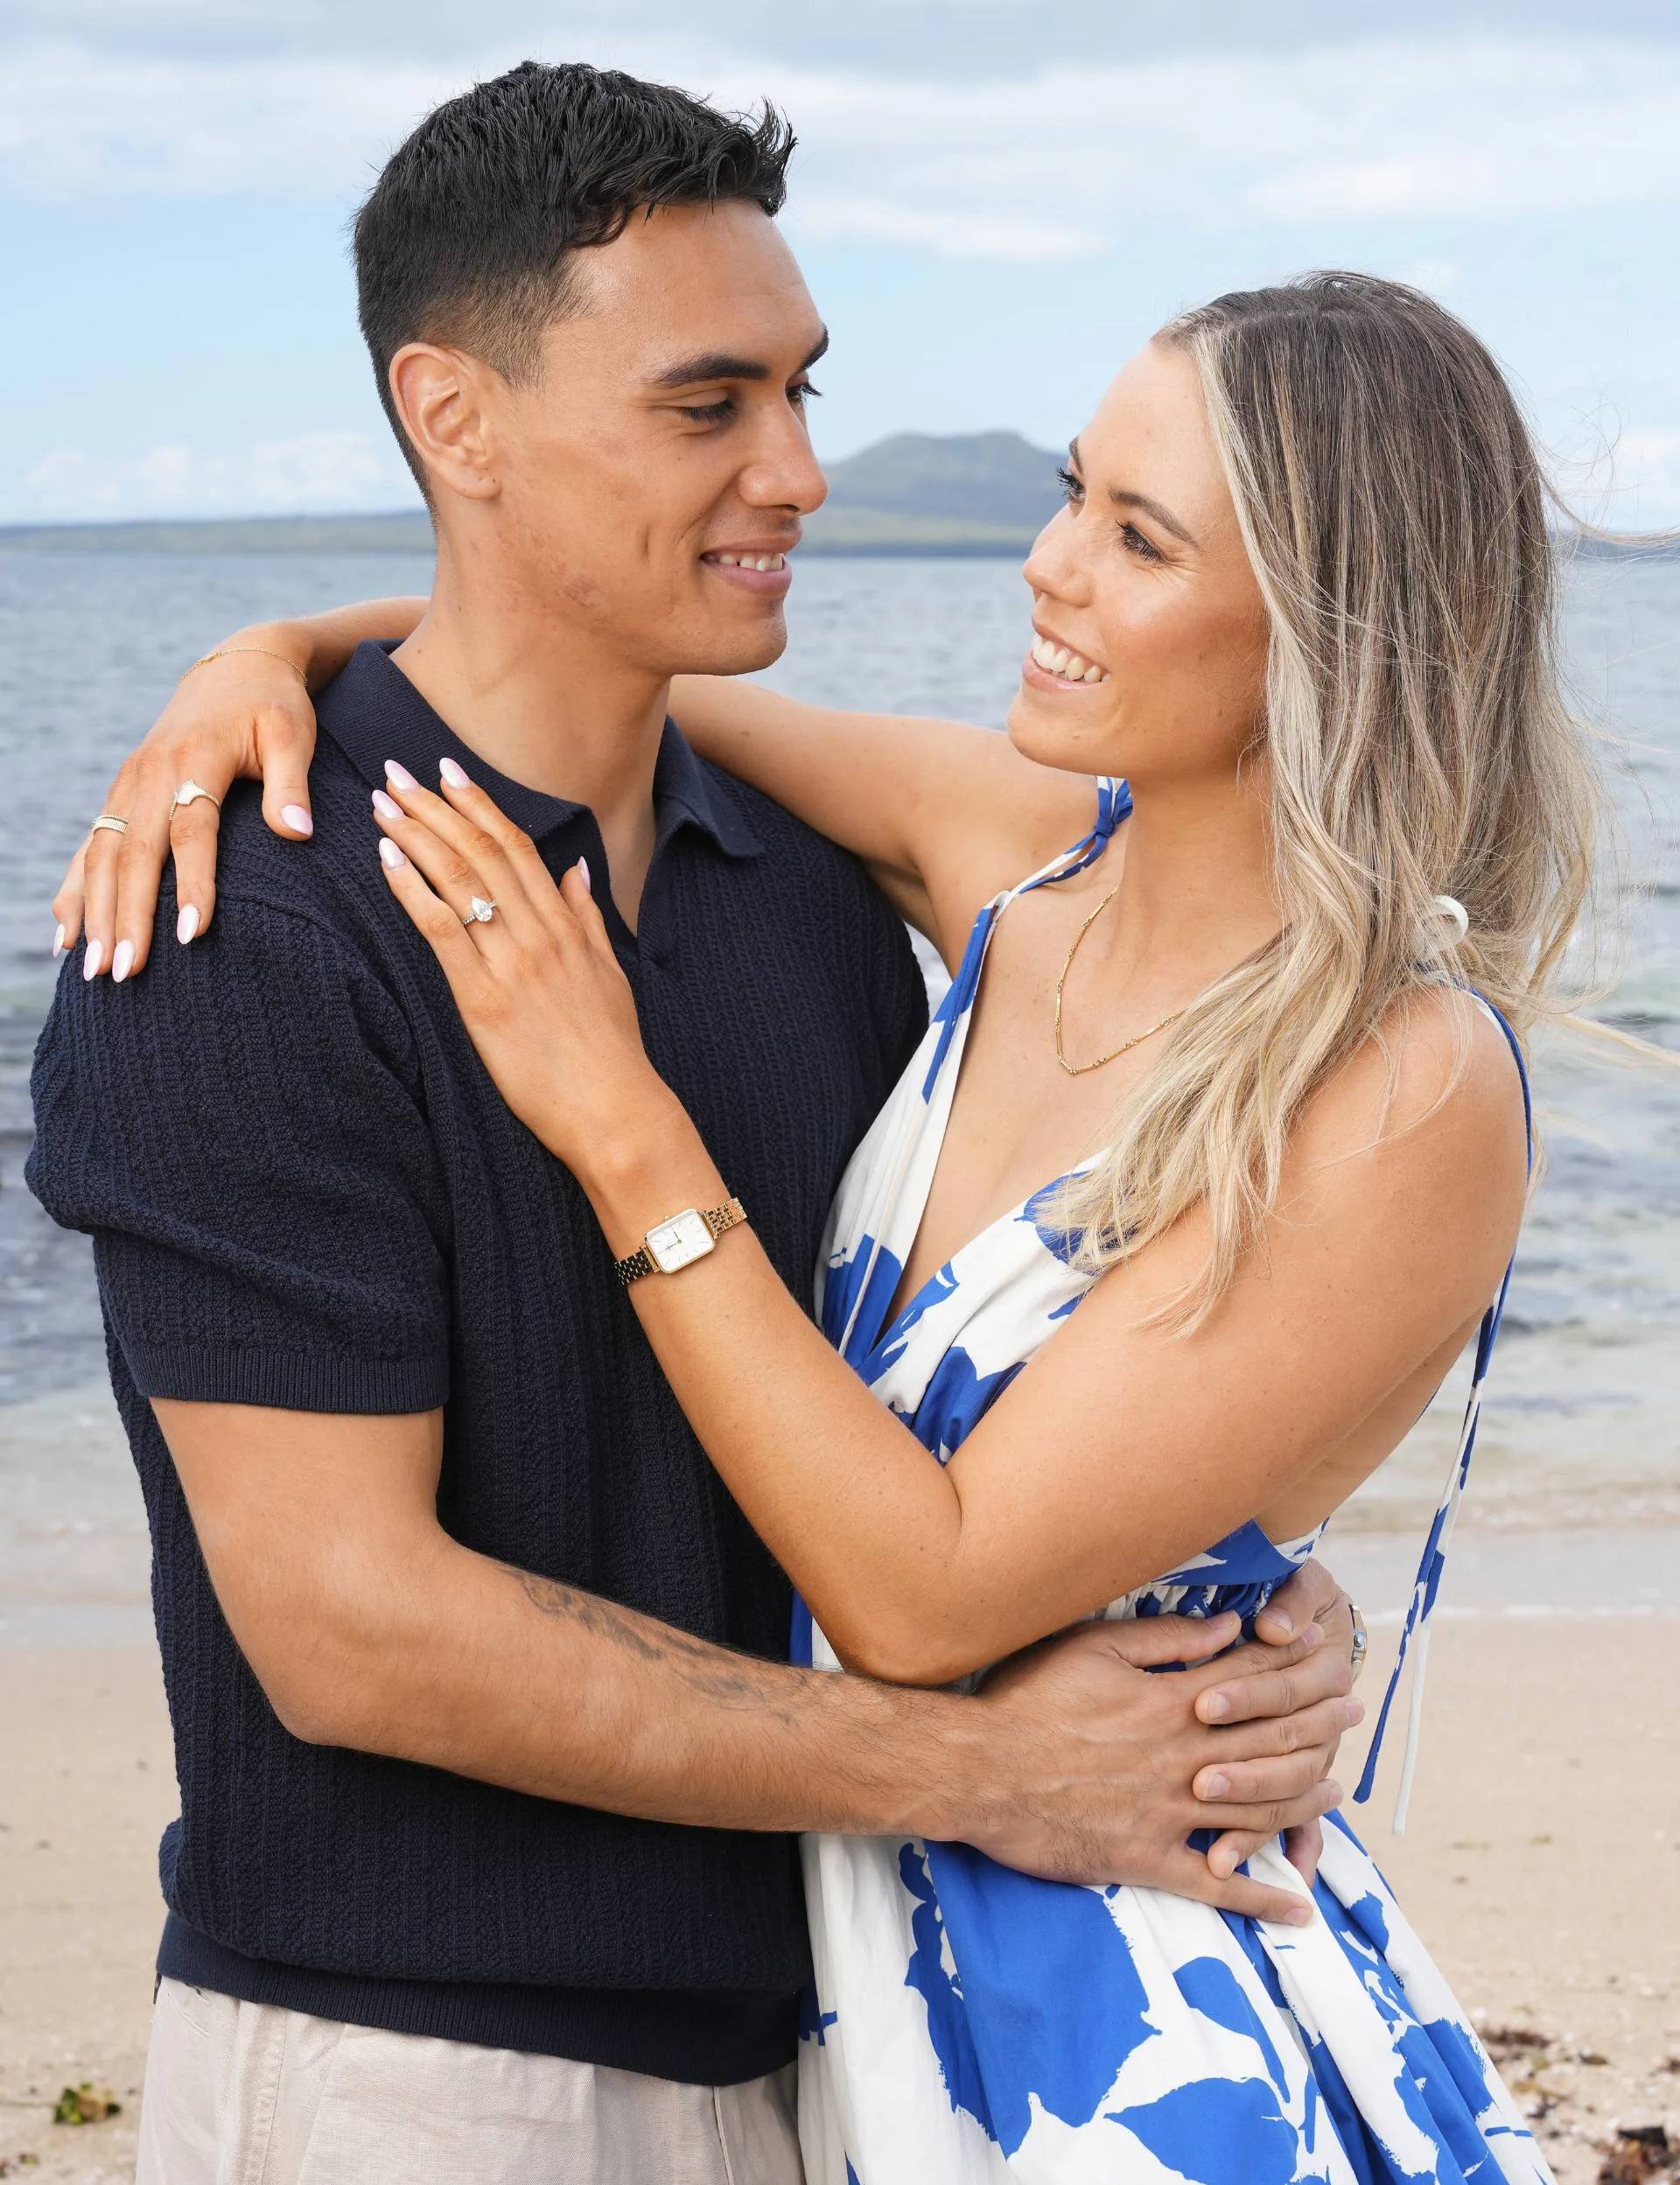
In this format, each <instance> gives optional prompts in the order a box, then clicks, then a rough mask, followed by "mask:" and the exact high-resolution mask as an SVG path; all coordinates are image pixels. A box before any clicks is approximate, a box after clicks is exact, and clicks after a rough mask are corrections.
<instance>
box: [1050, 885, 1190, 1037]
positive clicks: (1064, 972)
mask: <svg viewBox="0 0 1680 2185" xmlns="http://www.w3.org/2000/svg"><path fill="white" fill-rule="evenodd" d="M1118 893H1120V890H1119V887H1118V886H1114V887H1111V888H1110V890H1109V892H1108V893H1107V894H1106V895H1105V896H1104V897H1103V900H1102V901H1101V902H1100V903H1099V904H1098V905H1097V907H1096V909H1095V910H1094V911H1093V912H1092V913H1091V914H1090V916H1089V918H1088V919H1087V920H1086V921H1085V923H1084V924H1083V925H1082V927H1081V928H1080V929H1079V931H1078V932H1077V933H1076V934H1075V935H1074V945H1073V947H1072V948H1071V949H1068V961H1067V962H1066V963H1064V964H1063V965H1062V967H1061V977H1060V978H1059V979H1058V980H1057V981H1056V1060H1057V1061H1059V1062H1060V1063H1061V1067H1062V1068H1063V1069H1065V1070H1066V1071H1067V1073H1068V1076H1069V1077H1084V1076H1086V1075H1088V1074H1089V1072H1090V1071H1092V1070H1094V1069H1101V1068H1103V1064H1104V1063H1105V1062H1117V1061H1119V1060H1120V1057H1121V1056H1122V1055H1123V1054H1131V1050H1132V1049H1133V1047H1142V1045H1143V1044H1144V1041H1145V1040H1152V1039H1153V1038H1154V1037H1155V1034H1156V1033H1158V1032H1165V1031H1166V1028H1167V1026H1169V1025H1173V1024H1177V1022H1178V1021H1179V1019H1180V1017H1182V1016H1183V1015H1185V1014H1186V1012H1187V1011H1188V1009H1189V1007H1190V1005H1189V1003H1188V1002H1186V1004H1185V1005H1184V1008H1183V1009H1175V1010H1174V1011H1173V1014H1172V1015H1171V1016H1170V1017H1163V1018H1162V1019H1161V1021H1160V1022H1159V1024H1152V1025H1151V1026H1150V1027H1149V1029H1148V1031H1147V1032H1135V1033H1133V1034H1132V1036H1131V1039H1129V1040H1125V1041H1124V1043H1123V1044H1122V1045H1121V1046H1119V1047H1116V1048H1115V1049H1114V1051H1113V1053H1112V1054H1099V1055H1098V1056H1097V1058H1096V1061H1094V1062H1070V1061H1068V1057H1067V1054H1065V1053H1064V1052H1063V1049H1062V1044H1061V990H1062V988H1063V987H1064V986H1066V984H1068V972H1069V971H1071V970H1073V968H1074V958H1075V956H1077V955H1078V954H1079V944H1080V942H1082V940H1083V939H1084V938H1085V936H1086V935H1087V934H1088V933H1089V931H1090V930H1091V928H1092V927H1093V926H1094V925H1095V924H1096V921H1097V920H1098V919H1099V918H1100V917H1101V916H1102V915H1103V912H1104V911H1105V910H1106V909H1107V908H1108V907H1109V905H1110V903H1111V902H1112V901H1113V900H1114V899H1115V897H1116V896H1117V894H1118Z"/></svg>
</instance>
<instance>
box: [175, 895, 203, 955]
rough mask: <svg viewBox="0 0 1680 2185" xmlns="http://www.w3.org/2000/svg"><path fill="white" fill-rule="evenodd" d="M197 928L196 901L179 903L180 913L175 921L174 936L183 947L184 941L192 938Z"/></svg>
mask: <svg viewBox="0 0 1680 2185" xmlns="http://www.w3.org/2000/svg"><path fill="white" fill-rule="evenodd" d="M198 930H199V907H198V905H197V904H196V903H183V904H182V905H181V914H180V916H179V918H178V919H177V920H176V921H175V938H176V939H177V940H178V941H179V942H180V943H181V945H182V946H183V947H185V946H186V943H187V942H189V941H191V940H192V939H193V935H195V934H196V933H197V932H198Z"/></svg>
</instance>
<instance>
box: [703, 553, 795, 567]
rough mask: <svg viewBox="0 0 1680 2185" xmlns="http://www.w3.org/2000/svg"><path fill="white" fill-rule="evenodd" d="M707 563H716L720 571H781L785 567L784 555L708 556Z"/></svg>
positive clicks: (786, 560)
mask: <svg viewBox="0 0 1680 2185" xmlns="http://www.w3.org/2000/svg"><path fill="white" fill-rule="evenodd" d="M706 559H707V560H708V561H709V562H716V563H717V564H718V567H719V568H720V569H760V570H772V569H783V568H785V567H786V566H787V563H788V557H787V556H786V555H785V554H708V555H707V556H706Z"/></svg>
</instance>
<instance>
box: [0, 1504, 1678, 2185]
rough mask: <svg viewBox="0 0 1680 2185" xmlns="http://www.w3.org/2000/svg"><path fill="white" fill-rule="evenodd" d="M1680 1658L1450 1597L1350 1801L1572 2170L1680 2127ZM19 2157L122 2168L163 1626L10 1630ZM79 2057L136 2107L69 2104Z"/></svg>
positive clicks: (2, 2046)
mask: <svg viewBox="0 0 1680 2185" xmlns="http://www.w3.org/2000/svg"><path fill="white" fill-rule="evenodd" d="M1675 1545H1676V1546H1677V1547H1680V1536H1676V1537H1675ZM1388 1644H1391V1639H1390V1641H1389V1642H1388ZM1388 1644H1385V1642H1384V1640H1383V1635H1381V1633H1379V1636H1378V1640H1377V1643H1376V1649H1375V1651H1374V1656H1373V1662H1372V1665H1371V1668H1370V1670H1368V1672H1367V1674H1368V1677H1369V1678H1370V1680H1371V1682H1372V1684H1375V1682H1376V1677H1377V1676H1379V1675H1380V1673H1381V1670H1382V1666H1383V1655H1384V1654H1385V1653H1386V1652H1387V1650H1388ZM1677 1680H1680V1616H1677V1615H1673V1614H1651V1615H1646V1616H1640V1617H1635V1618H1628V1619H1625V1620H1624V1619H1614V1618H1609V1617H1602V1616H1599V1617H1590V1618H1587V1619H1585V1620H1583V1621H1579V1622H1576V1621H1571V1620H1567V1619H1564V1618H1558V1617H1548V1618H1536V1617H1512V1616H1508V1615H1502V1614H1477V1615H1472V1614H1466V1615H1461V1616H1459V1617H1455V1618H1453V1619H1451V1620H1450V1621H1446V1622H1444V1623H1443V1624H1442V1625H1441V1626H1440V1627H1439V1630H1438V1633H1437V1635H1436V1640H1435V1644H1434V1648H1433V1655H1432V1662H1431V1665H1430V1703H1429V1712H1428V1717H1427V1720H1426V1725H1425V1747H1424V1754H1423V1762H1422V1767H1421V1771H1420V1775H1419V1779H1418V1790H1417V1794H1416V1796H1415V1799H1414V1804H1413V1811H1412V1818H1411V1829H1410V1831H1409V1832H1408V1834H1407V1835H1406V1837H1405V1838H1404V1839H1403V1840H1401V1841H1399V1842H1396V1841H1394V1840H1393V1839H1392V1838H1390V1836H1389V1835H1388V1833H1387V1830H1386V1827H1385V1825H1384V1824H1385V1823H1386V1819H1387V1813H1388V1807H1387V1803H1386V1799H1385V1796H1384V1795H1383V1791H1384V1790H1385V1789H1387V1783H1386V1782H1385V1784H1384V1785H1383V1789H1379V1794H1378V1796H1377V1798H1376V1800H1375V1801H1374V1802H1373V1803H1372V1805H1371V1806H1370V1807H1369V1808H1367V1809H1365V1810H1364V1811H1363V1812H1362V1813H1361V1814H1359V1815H1358V1816H1357V1817H1356V1824H1357V1825H1358V1826H1359V1828H1360V1830H1361V1832H1362V1834H1364V1835H1365V1837H1366V1838H1367V1840H1368V1841H1369V1843H1370V1844H1371V1845H1372V1847H1373V1849H1374V1850H1375V1851H1376V1854H1377V1857H1378V1859H1380V1861H1381V1862H1382V1864H1383V1867H1384V1869H1385V1871H1386V1872H1387V1873H1389V1875H1390V1879H1391V1880H1393V1882H1394V1883H1395V1885H1396V1887H1397V1889H1398V1890H1399V1893H1400V1894H1401V1897H1402V1899H1403V1901H1404V1902H1405V1904H1406V1905H1407V1907H1408V1909H1409V1910H1410V1912H1411V1916H1412V1918H1413V1919H1414V1921H1415V1922H1416V1923H1417V1925H1418V1928H1419V1929H1421V1931H1422V1932H1423V1934H1424V1936H1425V1939H1426V1940H1427V1941H1428V1942H1429V1943H1430V1944H1431V1945H1432V1948H1433V1949H1434V1950H1435V1952H1436V1955H1437V1956H1438V1957H1439V1959H1440V1961H1441V1963H1442V1964H1443V1965H1444V1967H1445V1968H1446V1971H1447V1972H1448V1974H1449V1976H1450V1977H1451V1978H1452V1979H1453V1983H1454V1985H1455V1986H1456V1987H1457V1989H1458V1992H1459V1993H1460V1996H1461V1997H1462V1998H1463V1999H1464V2000H1465V2002H1466V2003H1467V2005H1468V2006H1470V2007H1471V2008H1472V2009H1473V2010H1474V2012H1476V2013H1477V2014H1478V2019H1479V2022H1480V2023H1481V2025H1482V2027H1484V2029H1485V2030H1486V2031H1487V2032H1488V2034H1503V2035H1505V2036H1508V2037H1509V2036H1513V2035H1514V2036H1516V2037H1517V2039H1516V2040H1515V2041H1514V2040H1511V2039H1509V2038H1507V2039H1506V2040H1505V2041H1503V2042H1501V2043H1496V2045H1497V2046H1499V2047H1500V2048H1501V2053H1502V2055H1503V2056H1505V2057H1506V2058H1508V2059H1509V2063H1508V2076H1509V2077H1510V2078H1511V2079H1512V2080H1513V2082H1514V2083H1516V2084H1517V2085H1518V2086H1519V2089H1520V2090H1521V2094H1522V2098H1523V2102H1524V2104H1525V2106H1527V2107H1528V2108H1530V2110H1533V2111H1541V2110H1544V2111H1545V2113H1544V2117H1542V2118H1540V2120H1539V2129H1540V2130H1541V2131H1542V2132H1543V2133H1544V2144H1545V2145H1546V2147H1547V2150H1548V2152H1549V2153H1551V2157H1552V2159H1553V2160H1554V2162H1555V2164H1556V2167H1557V2168H1558V2175H1559V2178H1560V2180H1561V2181H1563V2185H1586V2181H1588V2180H1591V2179H1593V2178H1596V2176H1597V2174H1598V2170H1599V2166H1600V2160H1601V2157H1600V2153H1598V2152H1597V2143H1598V2142H1599V2141H1600V2140H1601V2139H1604V2138H1605V2136H1606V2135H1607V2134H1608V2133H1609V2132H1611V2130H1612V2129H1613V2127H1614V2125H1617V2124H1629V2125H1639V2124H1652V2123H1657V2122H1665V2123H1666V2124H1667V2125H1668V2128H1669V2130H1670V2133H1671V2134H1680V1713H1677V1710H1676V1708H1675V1705H1674V1700H1673V1693H1674V1691H1675V1688H1676V1684H1677ZM0 1753H4V1754H5V1755H7V1765H6V1767H5V1768H4V1774H0V2160H5V2159H7V2158H10V2159H11V2160H14V2161H15V2160H16V2159H17V2158H18V2155H20V2154H22V2153H34V2154H36V2155H38V2157H39V2160H40V2167H39V2168H38V2169H31V2170H29V2171H26V2172H24V2173H21V2174H27V2175H33V2176H37V2177H39V2178H41V2179H43V2180H44V2181H45V2180H46V2179H66V2180H68V2179H75V2180H79V2181H92V2180H95V2179H100V2180H104V2179H117V2178H126V2177H128V2176H129V2175H130V2174H131V2167H132V2163H133V2148H134V2137H133V2126H134V2119H135V2109H136V2105H137V2090H138V2088H139V2085H140V2077H141V2070H142V2066H143V2060H144V2045H145V2034H146V2018H147V2010H148V2006H149V2003H150V1999H151V1957H152V1952H153V1950H155V1948H156V1944H157V1938H158V1925H159V1922H160V1919H161V1905H160V1903H159V1900H158V1882H157V1870H156V1850H157V1840H158V1831H159V1830H160V1829H161V1828H162V1826H163V1824H164V1823H165V1821H166V1820H167V1819H168V1818H169V1817H170V1816H171V1815H172V1813H173V1811H174V1810H175V1803H174V1783H173V1779H172V1769H171V1764H170V1754H169V1740H168V1728H167V1724H166V1721H165V1714H164V1707H163V1698H162V1693H161V1690H160V1687H159V1683H158V1672H157V1663H156V1656H155V1655H154V1654H153V1652H152V1650H151V1649H150V1648H149V1647H146V1646H142V1645H136V1644H125V1645H116V1646H112V1645H106V1646H100V1647H83V1646H44V1647H32V1646H17V1647H8V1648H4V1649H0ZM1393 1757H1394V1756H1390V1759H1389V1760H1386V1761H1385V1764H1384V1769H1383V1775H1384V1777H1385V1778H1389V1779H1391V1777H1392V1774H1393V1767H1392V1759H1393ZM1354 1768H1355V1754H1353V1753H1352V1752H1350V1753H1349V1754H1348V1756H1347V1764H1346V1766H1345V1768H1344V1770H1343V1773H1344V1775H1345V1776H1346V1778H1347V1780H1348V1781H1349V1782H1352V1780H1353V1777H1354ZM1536 2037H1537V2038H1538V2039H1539V2041H1541V2043H1542V2045H1541V2046H1538V2047H1536V2046H1533V2045H1530V2043H1531V2042H1532V2041H1533V2040H1534V2039H1535V2038H1536ZM1584 2058H1586V2059H1594V2058H1601V2059H1602V2061H1583V2060H1582V2059H1584ZM1665 2067H1667V2068H1665ZM83 2079H88V2080H92V2081H94V2082H95V2083H98V2084H102V2085H106V2086H109V2088H110V2089H111V2090H113V2091H114V2092H115V2093H116V2097H117V2098H118V2099H119V2100H120V2101H121V2102H122V2103H123V2113H122V2115H121V2116H119V2117H117V2118H113V2119H111V2120H109V2122H106V2123H103V2124H98V2125H88V2126H83V2127H79V2128H72V2127H66V2126H64V2125H53V2124H52V2122H51V2121H50V2118H51V2109H52V2103H53V2102H54V2101H55V2100H56V2098H57V2097H58V2095H59V2090H61V2088H63V2087H64V2086H65V2085H66V2084H74V2083H78V2082H80V2081H81V2080H83Z"/></svg>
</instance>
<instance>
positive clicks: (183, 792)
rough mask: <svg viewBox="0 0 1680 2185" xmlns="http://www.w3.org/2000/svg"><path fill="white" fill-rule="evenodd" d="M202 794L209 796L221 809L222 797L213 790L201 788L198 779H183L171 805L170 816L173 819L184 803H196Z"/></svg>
mask: <svg viewBox="0 0 1680 2185" xmlns="http://www.w3.org/2000/svg"><path fill="white" fill-rule="evenodd" d="M201 796H207V797H208V798H209V799H210V802H212V803H213V804H214V806H215V808H216V809H217V810H218V811H220V810H221V798H220V797H219V796H217V795H215V793H214V791H213V790H210V789H207V788H201V787H200V784H199V783H198V782H196V781H183V782H182V784H181V786H180V788H179V789H177V790H176V792H175V796H174V801H173V802H172V803H171V805H170V808H169V815H170V817H171V818H173V817H174V816H175V814H176V813H177V812H178V811H179V809H180V808H181V806H182V805H183V804H196V803H197V802H198V801H199V799H200V797H201Z"/></svg>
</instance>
